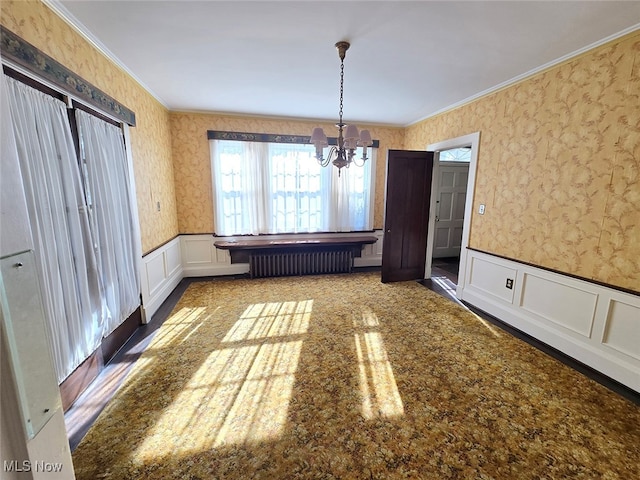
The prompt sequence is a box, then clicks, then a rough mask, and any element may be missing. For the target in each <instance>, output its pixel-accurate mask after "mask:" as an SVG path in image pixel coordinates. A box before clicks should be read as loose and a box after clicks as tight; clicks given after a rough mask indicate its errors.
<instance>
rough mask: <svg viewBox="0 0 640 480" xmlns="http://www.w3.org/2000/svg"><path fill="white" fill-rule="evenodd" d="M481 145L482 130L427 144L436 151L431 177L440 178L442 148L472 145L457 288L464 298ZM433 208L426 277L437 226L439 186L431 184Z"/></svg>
mask: <svg viewBox="0 0 640 480" xmlns="http://www.w3.org/2000/svg"><path fill="white" fill-rule="evenodd" d="M479 146H480V132H474V133H470V134H468V135H462V136H460V137H456V138H450V139H448V140H444V141H442V142H437V143H431V144H429V145H427V150H428V151H430V152H435V156H434V159H433V174H432V177H431V178H438V175H439V164H440V152H441V151H442V150H450V149H452V148H460V147H471V160H470V161H469V177H468V178H467V198H466V200H465V204H464V222H463V226H462V242H461V244H460V268H459V270H458V286H457V288H456V297H457V298H462V290H463V289H464V286H465V282H466V279H467V275H466V273H467V247H468V246H469V234H470V231H471V214H472V213H473V197H474V193H475V185H476V171H477V164H478V148H479ZM431 185H432V186H431V208H430V212H429V229H428V231H427V259H426V262H425V270H424V272H425V273H424V275H425V278H430V277H431V257H432V255H433V244H434V241H435V228H436V219H435V215H436V200H437V199H436V198H435V197H436V195H437V193H438V192H437V188H433V183H432V184H431Z"/></svg>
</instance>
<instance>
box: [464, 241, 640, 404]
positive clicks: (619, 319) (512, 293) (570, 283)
mask: <svg viewBox="0 0 640 480" xmlns="http://www.w3.org/2000/svg"><path fill="white" fill-rule="evenodd" d="M466 255H467V258H466V272H464V273H462V272H461V278H460V279H461V280H462V281H463V282H464V284H463V285H462V295H461V299H462V300H464V301H466V302H468V303H469V304H471V305H473V306H475V307H477V308H479V309H481V310H483V311H485V312H487V313H489V314H490V315H493V316H495V317H496V318H498V319H500V320H501V321H503V322H505V323H507V324H509V325H511V326H512V327H514V328H517V329H518V330H520V331H522V332H524V333H526V334H528V335H531V336H533V337H534V338H536V339H538V340H540V341H542V342H544V343H546V344H548V345H550V346H551V347H553V348H556V349H558V350H560V351H562V352H563V353H565V354H567V355H569V356H571V357H573V358H575V359H576V360H578V361H579V362H582V363H584V364H585V365H587V366H589V367H591V368H593V369H595V370H597V371H599V372H601V373H604V374H605V375H607V376H609V377H611V378H613V379H614V380H616V381H618V382H620V383H622V384H624V385H626V386H628V387H629V388H631V389H633V390H635V391H638V392H640V297H639V296H636V295H631V294H629V293H625V292H621V291H619V290H615V289H612V288H608V287H604V286H601V285H598V284H595V283H591V282H588V281H585V280H580V279H576V278H573V277H569V276H566V275H562V274H558V273H554V272H549V271H547V270H543V269H540V268H536V267H532V266H529V265H525V264H522V263H519V262H515V261H511V260H506V259H502V258H499V257H496V256H493V255H488V254H484V253H481V252H476V251H473V250H467V251H466ZM507 279H511V280H512V281H513V286H512V288H507V286H506V284H507Z"/></svg>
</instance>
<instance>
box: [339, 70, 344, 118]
mask: <svg viewBox="0 0 640 480" xmlns="http://www.w3.org/2000/svg"><path fill="white" fill-rule="evenodd" d="M343 92H344V60H342V61H341V62H340V129H342V96H343Z"/></svg>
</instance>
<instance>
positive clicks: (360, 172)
mask: <svg viewBox="0 0 640 480" xmlns="http://www.w3.org/2000/svg"><path fill="white" fill-rule="evenodd" d="M360 150H361V149H359V151H358V152H357V154H358V158H360V157H361V156H362V152H361V151H360ZM328 153H329V152H328V149H327V150H326V152H325V155H328ZM211 159H212V171H213V181H214V195H215V206H216V209H215V211H216V233H218V234H220V235H233V234H247V233H250V234H259V233H285V232H286V233H296V232H314V231H345V230H346V231H349V230H363V229H368V228H370V226H369V221H368V219H369V213H370V208H371V201H370V198H369V188H370V184H371V173H370V171H371V163H372V162H371V161H368V162H367V164H366V165H365V167H364V168H363V167H357V166H354V165H352V166H351V167H350V168H348V169H343V173H342V175H341V176H340V177H338V176H337V173H336V172H337V169H336V168H335V167H333V166H332V165H330V166H328V167H325V168H323V167H321V166H320V165H319V164H318V162H317V160H316V159H315V149H314V147H313V146H312V145H301V144H281V143H270V144H265V143H257V142H238V141H228V140H212V141H211ZM347 170H348V173H344V172H345V171H347Z"/></svg>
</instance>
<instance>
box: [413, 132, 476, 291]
mask: <svg viewBox="0 0 640 480" xmlns="http://www.w3.org/2000/svg"><path fill="white" fill-rule="evenodd" d="M479 141H480V133H479V132H476V133H472V134H469V135H464V136H462V137H457V138H453V139H450V140H445V141H444V142H439V143H436V144H431V145H428V146H427V150H428V151H432V152H435V158H434V162H433V176H432V178H433V182H432V186H433V187H432V189H431V212H430V215H429V229H428V238H427V259H426V264H425V278H430V279H431V280H432V283H434V284H437V285H438V286H439V287H441V288H442V289H443V290H446V291H447V293H449V294H450V295H451V296H455V297H457V298H461V296H462V289H463V288H464V285H465V280H466V253H467V246H468V244H469V231H470V226H471V213H472V208H473V191H474V185H475V174H476V165H477V159H478V145H479Z"/></svg>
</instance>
